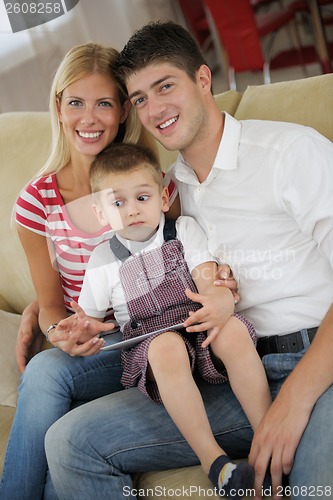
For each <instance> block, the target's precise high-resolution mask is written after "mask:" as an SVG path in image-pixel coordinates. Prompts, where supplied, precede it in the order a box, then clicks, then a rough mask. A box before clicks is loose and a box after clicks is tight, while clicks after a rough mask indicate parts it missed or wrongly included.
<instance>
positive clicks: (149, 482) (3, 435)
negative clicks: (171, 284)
mask: <svg viewBox="0 0 333 500" xmlns="http://www.w3.org/2000/svg"><path fill="white" fill-rule="evenodd" d="M216 99H217V102H218V104H219V106H220V107H221V109H224V110H225V111H227V112H228V113H230V114H232V115H234V116H235V117H236V118H238V119H247V118H258V119H264V120H279V121H289V122H296V123H300V124H303V125H309V126H312V127H314V128H316V129H317V130H318V131H319V132H321V133H322V134H323V135H325V136H326V137H328V138H329V139H330V140H333V74H329V75H323V76H319V77H313V78H308V79H303V80H297V81H291V82H283V83H275V84H270V85H266V86H257V87H249V88H248V89H247V90H246V91H245V92H244V94H243V95H241V94H239V93H237V92H236V91H229V92H226V93H224V94H220V95H218V96H216ZM49 144H50V123H49V115H48V113H37V112H31V113H27V112H24V113H19V112H17V113H4V114H2V115H0V154H1V157H0V162H1V164H0V193H1V195H0V200H1V206H2V209H1V215H2V216H1V222H0V224H1V225H0V231H1V234H2V236H1V247H0V262H1V281H0V335H1V349H0V367H1V379H0V454H1V457H0V459H1V465H2V462H3V458H4V453H5V447H6V442H7V438H8V434H9V430H10V425H11V420H12V418H13V415H14V412H15V405H16V400H17V387H18V384H19V379H20V377H19V373H18V370H17V368H16V363H15V354H14V348H15V339H16V333H17V329H18V325H19V321H20V316H19V315H20V313H21V312H22V310H23V309H24V307H25V306H26V305H27V304H28V303H29V302H30V301H32V300H33V299H34V298H35V293H34V290H33V286H32V284H31V280H30V276H29V271H28V267H27V263H26V260H25V256H24V253H23V251H22V249H21V247H20V244H19V241H18V238H17V236H16V233H15V230H14V229H13V227H11V212H12V207H13V204H14V201H15V198H16V196H17V194H18V192H19V191H20V189H21V187H23V185H24V184H25V183H26V182H27V181H28V180H29V179H30V178H31V176H32V175H33V174H34V173H35V172H36V171H37V170H38V169H39V168H40V167H41V166H42V165H43V162H44V160H45V158H46V156H47V152H48V148H49ZM158 150H159V153H160V157H161V162H162V165H163V167H164V168H167V167H168V166H169V165H170V163H171V162H172V161H173V159H174V158H175V154H174V153H170V152H167V151H165V150H164V149H163V148H162V147H160V146H158ZM314 168H315V165H314ZM136 485H137V487H138V488H140V489H142V490H141V491H140V498H145V496H144V495H145V494H146V498H147V499H148V498H149V499H154V498H162V499H169V498H170V499H174V498H175V497H177V496H178V497H180V498H183V497H186V496H187V494H190V498H191V499H192V500H193V499H195V500H199V499H200V500H202V499H205V498H207V499H208V498H212V490H211V485H210V483H209V481H208V480H207V478H206V477H205V475H204V474H203V472H202V471H201V469H200V467H199V466H196V467H189V468H185V469H174V470H170V471H163V472H149V473H145V474H142V475H140V476H139V477H138V478H136ZM183 487H184V488H188V490H186V489H185V490H181V488H183ZM190 487H191V490H189V488H190ZM177 488H180V489H177ZM200 488H201V489H200ZM148 489H149V490H148ZM153 491H154V492H155V495H154V494H153V493H152V492H153ZM205 492H206V493H205ZM32 500H34V499H32Z"/></svg>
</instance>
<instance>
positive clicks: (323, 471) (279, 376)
mask: <svg viewBox="0 0 333 500" xmlns="http://www.w3.org/2000/svg"><path fill="white" fill-rule="evenodd" d="M303 354H304V352H302V353H298V354H271V355H269V356H265V357H264V359H263V362H264V365H265V368H266V370H267V375H268V378H269V383H270V387H271V391H272V395H273V397H275V396H276V395H277V393H278V391H279V389H280V387H281V385H282V383H283V382H284V380H285V378H286V377H287V376H288V374H289V373H290V372H291V370H292V369H293V368H294V367H295V366H296V364H297V362H298V361H299V359H300V358H301V357H302V355H303ZM198 385H199V387H200V390H201V393H202V395H203V399H204V403H205V407H206V410H207V414H208V416H209V419H210V422H211V426H212V429H213V432H214V434H215V436H216V439H217V441H218V442H219V443H220V445H221V446H222V447H223V448H224V449H225V450H226V452H227V453H228V454H229V455H231V456H232V457H234V458H237V457H245V456H247V454H248V452H249V449H250V445H251V439H252V430H251V427H250V425H249V423H248V421H247V419H246V417H245V415H244V413H243V411H242V409H241V408H240V405H239V404H238V401H237V400H236V398H235V397H234V395H233V393H232V391H231V388H230V386H229V384H228V383H225V384H222V385H209V384H207V383H205V382H203V381H199V382H198ZM189 418H190V417H189ZM332 422H333V388H332V387H330V389H328V390H327V391H326V392H325V393H324V394H323V395H322V396H321V397H320V398H319V400H318V402H317V404H316V405H315V408H314V410H313V413H312V416H311V421H310V423H309V425H308V427H307V429H306V431H305V432H304V434H303V437H302V440H301V443H300V445H299V447H298V450H297V453H296V456H295V463H294V466H293V469H292V473H291V475H290V487H291V488H293V498H294V499H296V498H299V499H302V500H304V499H306V498H309V499H310V498H316V497H317V498H318V497H319V496H320V495H319V494H318V495H316V493H315V495H313V494H312V492H313V490H311V489H310V488H316V487H326V488H331V491H333V462H332V459H331V457H332V449H333V439H332V438H333V430H332ZM46 454H47V458H48V462H49V467H50V471H51V476H52V481H53V484H54V486H55V489H56V491H57V494H58V497H59V499H60V500H72V499H73V500H76V499H77V498H80V500H91V498H95V497H96V498H98V499H99V500H103V499H107V500H109V499H110V498H111V499H112V500H124V498H125V497H126V498H129V499H130V500H134V499H135V498H136V497H135V496H134V494H129V492H131V488H132V481H131V476H130V474H131V473H133V472H145V471H150V470H163V469H170V468H175V467H184V466H190V465H194V464H198V463H199V462H198V459H197V457H196V456H195V454H194V453H193V451H192V450H191V449H190V447H189V446H188V444H187V443H186V442H185V440H184V439H183V437H182V436H181V434H180V433H179V431H178V430H177V428H176V427H175V425H174V424H173V422H172V420H171V419H170V417H169V416H168V414H167V412H166V411H165V409H164V407H163V406H159V405H156V404H155V403H153V402H152V401H151V400H149V399H148V398H146V397H145V396H144V395H143V394H141V393H140V392H139V391H138V390H137V389H136V388H134V389H128V390H126V391H123V392H118V393H117V394H113V395H108V396H105V397H103V398H100V399H98V400H95V401H93V402H91V403H88V404H86V405H85V406H84V407H80V408H76V409H75V410H73V411H72V412H70V413H68V414H67V415H65V416H64V417H62V418H61V419H60V420H59V421H57V422H56V423H55V424H54V425H53V426H52V427H51V428H50V429H49V431H48V432H47V435H46ZM297 487H299V494H297V492H298V489H297ZM301 487H303V490H301ZM304 488H307V490H306V491H307V492H308V494H304V491H305V490H304ZM314 491H315V492H316V490H314ZM319 491H320V490H318V492H319ZM326 491H327V490H326ZM124 493H126V496H124ZM323 498H330V495H326V496H323Z"/></svg>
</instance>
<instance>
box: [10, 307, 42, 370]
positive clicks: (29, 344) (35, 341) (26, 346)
mask: <svg viewBox="0 0 333 500" xmlns="http://www.w3.org/2000/svg"><path fill="white" fill-rule="evenodd" d="M38 315H39V305H38V301H37V300H36V301H35V302H32V303H31V304H29V305H28V306H27V307H26V308H25V309H24V311H23V313H22V318H21V323H20V326H19V330H18V334H17V339H16V347H15V352H16V363H17V366H18V369H19V371H20V373H23V372H24V369H25V367H26V366H27V364H28V363H29V361H30V359H31V358H32V357H33V356H35V354H37V353H38V352H39V351H40V350H41V347H42V343H43V340H44V335H43V333H42V331H41V329H40V328H39V323H38Z"/></svg>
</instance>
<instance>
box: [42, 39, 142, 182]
mask: <svg viewBox="0 0 333 500" xmlns="http://www.w3.org/2000/svg"><path fill="white" fill-rule="evenodd" d="M118 54H119V52H118V51H117V50H116V49H113V48H111V47H105V46H103V45H101V44H98V43H93V42H89V43H85V44H81V45H77V46H75V47H73V48H72V49H70V50H69V52H67V54H66V55H65V57H64V59H63V60H62V62H61V63H60V65H59V67H58V69H57V71H56V74H55V76H54V79H53V83H52V86H51V92H50V101H49V109H50V114H51V128H52V142H51V151H50V154H49V157H48V159H47V161H46V163H45V165H44V166H43V168H42V169H41V170H40V171H39V172H38V174H36V176H35V177H40V176H41V175H46V174H48V173H51V172H52V173H54V172H58V171H59V170H61V169H62V168H63V167H64V166H65V165H66V164H67V163H68V162H69V160H70V151H69V146H68V143H67V140H66V137H65V134H64V132H63V128H62V125H61V123H60V121H59V116H58V107H57V101H61V97H62V93H63V91H64V90H65V89H66V88H67V87H68V86H69V85H71V84H72V83H74V82H76V81H77V80H80V79H81V78H84V77H86V76H89V75H91V74H94V73H99V74H101V75H105V76H107V77H109V78H111V79H112V80H113V81H114V84H115V86H116V87H117V89H118V92H119V99H120V103H121V105H123V104H124V103H125V101H126V100H127V92H126V88H125V86H123V84H122V83H121V82H119V81H118V79H117V78H116V77H115V76H114V69H113V68H114V64H115V62H116V59H117V57H118ZM140 132H141V126H140V123H139V121H138V119H137V117H136V114H135V112H134V110H133V109H130V112H129V115H128V117H127V119H126V120H125V122H124V123H123V124H120V125H119V131H118V134H117V137H116V138H115V141H117V142H122V141H124V142H137V141H138V139H139V136H140Z"/></svg>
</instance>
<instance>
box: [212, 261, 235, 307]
mask: <svg viewBox="0 0 333 500" xmlns="http://www.w3.org/2000/svg"><path fill="white" fill-rule="evenodd" d="M214 285H215V286H225V287H226V288H229V290H231V292H232V295H233V296H234V300H235V304H238V302H239V300H240V297H239V295H238V293H237V290H238V285H237V282H236V280H235V278H234V275H233V273H232V270H231V268H230V266H228V264H221V265H220V266H219V267H218V269H217V273H216V280H215V281H214Z"/></svg>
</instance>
